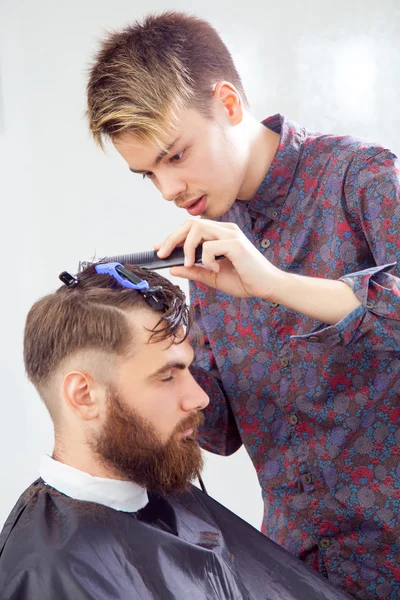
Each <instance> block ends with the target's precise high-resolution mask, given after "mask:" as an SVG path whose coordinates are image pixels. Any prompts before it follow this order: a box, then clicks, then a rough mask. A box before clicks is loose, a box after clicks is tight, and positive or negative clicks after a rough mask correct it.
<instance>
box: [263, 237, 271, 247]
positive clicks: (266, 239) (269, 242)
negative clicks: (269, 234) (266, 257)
mask: <svg viewBox="0 0 400 600" xmlns="http://www.w3.org/2000/svg"><path fill="white" fill-rule="evenodd" d="M270 245H271V240H269V239H268V238H264V239H263V240H262V242H261V246H262V247H263V248H269V247H270Z"/></svg>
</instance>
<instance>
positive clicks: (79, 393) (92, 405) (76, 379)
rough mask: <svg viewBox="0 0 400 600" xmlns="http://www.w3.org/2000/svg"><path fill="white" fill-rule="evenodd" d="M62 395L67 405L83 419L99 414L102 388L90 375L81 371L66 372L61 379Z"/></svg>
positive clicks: (93, 417) (86, 419) (89, 418)
mask: <svg viewBox="0 0 400 600" xmlns="http://www.w3.org/2000/svg"><path fill="white" fill-rule="evenodd" d="M62 391H63V396H64V399H65V401H66V402H67V404H68V405H69V407H70V408H71V409H72V410H73V411H74V413H75V414H76V416H79V417H80V418H81V419H83V420H84V421H90V420H92V419H96V418H97V417H98V416H99V414H100V410H101V407H100V404H101V399H102V398H101V397H102V394H103V392H102V388H101V386H100V384H98V383H97V382H96V381H95V380H94V379H93V377H92V376H91V375H89V374H87V373H84V372H83V371H71V372H70V373H67V375H65V377H64V381H63V389H62Z"/></svg>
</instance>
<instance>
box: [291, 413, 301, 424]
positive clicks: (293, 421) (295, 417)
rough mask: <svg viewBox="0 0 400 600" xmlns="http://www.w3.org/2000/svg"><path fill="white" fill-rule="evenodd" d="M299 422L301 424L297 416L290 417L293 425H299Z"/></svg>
mask: <svg viewBox="0 0 400 600" xmlns="http://www.w3.org/2000/svg"><path fill="white" fill-rule="evenodd" d="M298 422H299V417H298V416H297V415H290V416H289V423H290V424H291V425H297V423H298Z"/></svg>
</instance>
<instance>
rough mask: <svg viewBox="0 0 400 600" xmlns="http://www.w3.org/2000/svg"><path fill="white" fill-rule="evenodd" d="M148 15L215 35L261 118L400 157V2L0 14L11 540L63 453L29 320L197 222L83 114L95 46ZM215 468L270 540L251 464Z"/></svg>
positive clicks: (1, 240)
mask: <svg viewBox="0 0 400 600" xmlns="http://www.w3.org/2000/svg"><path fill="white" fill-rule="evenodd" d="M144 4H146V13H147V12H153V11H160V10H165V9H180V10H186V11H191V12H194V13H195V14H197V15H198V16H201V17H203V18H205V19H207V20H209V21H210V22H211V23H212V24H213V25H214V26H215V27H216V28H217V30H218V31H219V32H220V34H221V35H222V37H223V39H224V41H225V42H226V43H227V44H228V46H229V48H230V50H231V52H232V54H233V57H234V59H235V61H236V64H237V67H238V69H239V71H240V72H241V74H242V78H243V81H244V84H245V88H246V90H247V94H248V98H249V100H250V103H251V106H252V112H253V114H254V115H255V116H256V117H257V118H258V119H260V120H261V119H263V118H265V117H266V116H267V115H270V114H274V113H276V112H281V113H283V114H285V115H287V116H288V117H289V118H291V119H292V120H294V121H297V122H298V123H300V124H302V125H304V126H306V127H308V128H309V129H313V130H319V131H324V132H328V133H352V134H355V135H359V136H362V137H365V138H368V139H372V140H375V141H377V142H380V143H382V144H384V145H386V146H389V147H390V148H392V149H393V150H394V151H397V153H399V152H400V109H399V105H400V2H399V1H398V0H380V2H379V3H378V2H376V0H359V1H357V0H336V1H335V2H331V1H328V0H302V1H301V2H298V0H280V1H279V2H278V1H275V2H268V1H265V2H260V1H258V2H255V0H247V1H246V2H238V1H237V0H230V1H229V2H228V1H225V0H219V2H215V1H212V0H203V2H201V3H198V2H193V1H191V0H185V1H181V2H171V3H170V4H166V3H164V2H157V1H155V0H147V2H146V3H143V2H140V3H139V2H137V1H135V0H112V1H110V0H69V1H68V2H55V1H54V0H36V1H35V2H34V1H33V0H25V1H23V0H0V199H1V225H2V228H1V235H0V250H1V274H0V281H1V283H0V285H1V295H0V298H1V311H0V331H1V341H2V344H1V360H0V368H1V379H0V382H1V400H0V402H1V404H0V481H1V494H0V527H1V525H2V524H3V522H4V520H5V518H6V516H7V514H8V513H9V511H10V509H11V508H12V506H13V504H14V503H15V501H16V499H17V497H18V496H19V495H20V493H21V492H22V491H23V490H24V489H25V487H27V486H28V485H29V484H30V482H31V481H32V480H34V479H35V478H36V477H37V476H38V462H39V459H40V456H41V455H42V454H43V453H45V452H49V453H51V450H52V433H53V432H52V427H51V422H50V419H49V418H48V416H47V413H46V411H45V409H44V407H43V406H42V404H41V402H40V400H39V398H38V397H37V395H36V393H35V391H34V389H33V388H32V387H31V385H30V384H29V383H28V382H27V381H26V378H25V375H24V370H23V364H22V332H23V326H24V320H25V316H26V313H27V311H28V309H29V308H30V306H31V305H32V304H33V302H34V301H35V300H36V299H37V298H38V297H39V296H42V295H44V294H46V293H47V292H49V291H52V290H53V289H54V288H55V287H56V286H58V279H57V276H58V274H59V272H60V271H62V270H64V269H67V270H70V271H72V272H74V271H76V268H77V265H78V261H79V260H80V259H84V258H90V257H91V256H92V255H93V253H94V252H96V253H97V255H98V256H101V255H106V254H117V253H125V252H134V251H140V250H147V249H150V248H151V246H152V244H153V242H156V241H161V240H162V239H163V238H164V236H165V235H166V234H168V233H169V232H170V231H171V230H172V229H173V228H174V227H175V226H176V225H177V224H179V223H180V222H182V221H183V220H184V219H185V218H186V216H187V215H186V213H183V212H180V211H179V210H178V209H176V208H175V207H172V206H170V205H169V204H168V205H167V203H166V202H164V201H162V199H161V197H159V195H158V192H157V191H156V190H155V189H153V188H152V185H151V183H150V182H149V181H142V180H141V178H139V177H138V176H135V175H132V174H131V173H130V172H129V171H128V169H127V168H126V166H125V164H124V163H123V162H122V159H120V158H119V157H118V156H117V155H116V154H115V153H114V152H113V151H112V149H111V148H110V149H109V150H108V151H107V153H106V154H103V153H102V152H101V151H100V150H99V149H98V148H96V147H95V145H94V143H93V142H92V140H91V139H90V136H89V134H88V131H87V126H86V122H85V119H84V116H83V113H84V110H85V82H86V73H87V68H88V66H89V64H90V60H91V57H92V56H93V53H94V51H95V49H96V48H97V41H98V40H99V39H101V37H102V36H103V33H104V32H105V31H106V30H112V29H118V28H120V27H121V26H123V25H125V24H127V23H129V22H131V21H132V20H135V19H137V18H140V17H141V16H143V14H144V11H143V6H144ZM207 459H208V460H207V466H206V469H205V473H204V480H205V483H206V485H207V487H208V489H209V492H210V493H211V494H212V495H213V496H214V497H215V498H217V499H218V500H220V501H221V502H222V503H223V504H225V505H226V506H228V507H229V508H231V509H232V510H233V511H235V512H237V513H238V514H239V515H241V516H242V517H243V518H245V519H246V520H248V521H249V522H251V523H253V524H254V525H255V526H256V527H259V525H260V522H261V515H262V503H261V496H260V491H259V487H258V483H257V479H256V476H255V473H254V470H253V468H252V465H251V463H250V461H249V458H248V457H247V454H246V452H245V451H244V450H243V449H242V450H240V451H239V452H238V453H236V454H235V455H234V456H232V457H229V458H222V457H215V456H212V455H207Z"/></svg>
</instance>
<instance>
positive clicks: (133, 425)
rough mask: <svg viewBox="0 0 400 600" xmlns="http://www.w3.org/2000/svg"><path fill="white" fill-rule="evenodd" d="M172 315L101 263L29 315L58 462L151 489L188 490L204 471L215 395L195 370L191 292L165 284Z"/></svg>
mask: <svg viewBox="0 0 400 600" xmlns="http://www.w3.org/2000/svg"><path fill="white" fill-rule="evenodd" d="M126 267H127V268H128V270H129V271H131V272H132V273H134V274H135V275H136V276H138V277H140V278H141V279H146V280H147V281H148V282H149V284H150V285H151V286H154V285H157V286H162V288H163V291H162V294H163V301H164V307H165V308H164V310H163V311H156V310H153V309H152V308H150V307H149V306H148V305H147V304H146V302H145V300H144V298H143V296H142V294H141V293H140V292H138V291H136V290H134V289H128V288H125V287H123V286H122V285H121V284H120V283H118V281H117V280H116V279H114V277H112V276H110V275H99V274H97V272H96V270H95V266H94V265H93V266H90V267H88V268H87V269H86V270H85V271H83V272H82V273H81V274H79V277H78V279H79V282H78V284H77V285H76V286H75V287H66V286H62V287H61V288H60V289H58V290H57V291H56V292H55V293H53V294H49V295H48V296H45V297H44V298H42V299H41V300H39V301H38V302H36V303H35V304H34V305H33V307H32V308H31V310H30V311H29V314H28V317H27V320H26V326H25V337H24V360H25V368H26V371H27V374H28V377H29V379H30V380H31V382H32V383H33V384H34V385H35V387H36V389H37V390H38V392H39V394H40V396H41V398H42V399H43V401H44V403H45V405H46V407H47V409H48V411H49V413H50V416H51V418H52V420H53V423H54V429H55V439H56V444H55V458H59V459H60V460H65V462H68V463H69V464H71V465H72V466H75V467H77V468H79V469H81V470H84V471H86V472H88V473H90V474H92V475H97V476H102V477H111V478H115V479H129V480H131V481H134V482H136V483H138V484H140V485H143V486H145V487H146V488H147V489H148V490H149V491H154V492H158V493H171V492H178V491H182V490H184V489H185V488H186V487H187V486H188V483H189V482H190V481H191V480H192V479H193V478H194V477H195V476H196V475H197V473H198V472H199V471H200V470H201V467H202V457H201V452H200V448H199V445H198V443H197V441H196V440H195V437H196V430H197V427H198V425H199V424H200V423H201V422H202V420H203V416H202V413H201V412H199V411H201V410H202V409H204V408H205V407H206V406H207V404H208V397H207V395H206V394H205V392H204V391H203V390H202V389H201V388H200V387H199V386H198V384H197V383H196V382H195V380H194V379H193V377H192V375H191V374H190V372H189V366H190V364H191V362H192V361H193V350H192V349H191V347H190V345H189V343H188V341H187V339H186V333H187V329H188V327H189V320H190V317H189V312H188V308H187V306H186V303H185V297H184V294H183V293H182V292H181V291H180V289H179V288H177V287H176V286H174V285H173V284H172V283H171V282H169V281H168V280H167V279H165V278H164V277H161V276H160V275H158V274H156V273H154V272H149V271H145V270H143V269H140V268H138V267H134V266H132V265H126Z"/></svg>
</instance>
